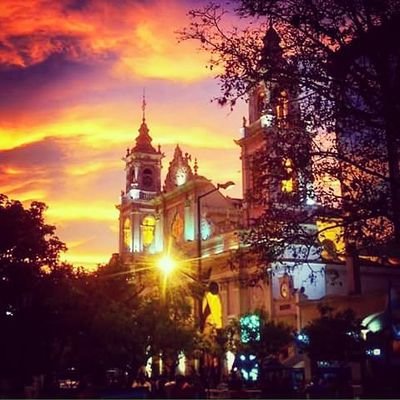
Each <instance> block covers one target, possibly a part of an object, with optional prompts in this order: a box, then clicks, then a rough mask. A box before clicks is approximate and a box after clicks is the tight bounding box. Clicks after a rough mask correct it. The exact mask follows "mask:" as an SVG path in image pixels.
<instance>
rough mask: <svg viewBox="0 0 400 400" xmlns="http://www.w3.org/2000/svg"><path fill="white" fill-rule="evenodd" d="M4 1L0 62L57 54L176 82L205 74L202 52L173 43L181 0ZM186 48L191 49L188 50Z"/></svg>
mask: <svg viewBox="0 0 400 400" xmlns="http://www.w3.org/2000/svg"><path fill="white" fill-rule="evenodd" d="M79 3H80V6H78V7H77V6H71V4H78V3H77V2H71V1H69V0H58V1H53V0H30V1H29V2H26V1H25V0H3V2H2V3H1V4H0V15H1V16H2V23H1V25H0V28H1V29H0V59H1V61H2V64H3V66H19V67H27V66H31V65H33V64H37V63H40V62H43V61H44V60H46V59H47V58H49V57H50V56H51V55H54V54H62V55H64V56H65V57H67V58H69V59H71V60H81V61H83V60H84V61H95V60H96V61H97V60H104V59H108V58H110V57H111V58H113V59H114V60H115V63H114V65H113V69H112V71H113V73H115V74H118V75H122V76H124V77H125V78H130V77H131V76H141V77H146V78H163V79H173V80H178V81H182V80H183V81H185V80H187V81H192V80H196V79H201V78H203V77H205V76H207V75H208V74H209V73H208V72H207V70H206V69H205V68H204V63H205V56H200V55H199V54H194V53H193V51H192V48H191V45H190V44H188V43H185V44H183V45H182V46H183V47H184V48H185V50H186V51H182V48H178V46H177V40H176V35H175V30H176V29H177V28H179V27H181V26H182V21H183V20H184V15H185V11H186V10H185V9H184V8H183V7H182V5H183V4H184V2H179V1H171V0H170V1H165V0H158V1H153V2H151V1H150V2H141V1H133V0H132V1H110V0H93V1H85V2H79ZM188 50H190V51H188Z"/></svg>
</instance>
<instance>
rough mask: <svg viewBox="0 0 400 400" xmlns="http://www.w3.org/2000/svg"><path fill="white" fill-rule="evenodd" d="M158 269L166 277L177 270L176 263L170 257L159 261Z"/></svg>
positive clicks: (164, 257) (166, 256)
mask: <svg viewBox="0 0 400 400" xmlns="http://www.w3.org/2000/svg"><path fill="white" fill-rule="evenodd" d="M158 267H159V268H160V270H161V271H162V272H163V274H164V275H165V276H168V275H169V274H170V273H171V272H172V271H173V270H174V269H175V267H176V262H175V260H174V259H172V258H171V257H170V256H168V255H165V256H163V257H162V258H161V259H160V260H159V262H158Z"/></svg>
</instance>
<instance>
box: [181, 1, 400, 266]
mask: <svg viewBox="0 0 400 400" xmlns="http://www.w3.org/2000/svg"><path fill="white" fill-rule="evenodd" d="M234 3H236V5H237V8H236V10H235V12H236V13H237V14H238V15H239V16H241V17H242V18H243V19H242V21H240V23H241V24H242V25H246V24H247V26H246V27H245V28H244V29H242V30H240V29H239V28H236V27H233V28H231V29H230V30H229V29H226V18H224V17H226V13H227V11H225V10H222V8H221V7H220V6H219V5H215V4H210V5H208V6H207V7H205V8H203V9H199V10H192V11H191V12H190V13H189V16H190V18H191V22H190V24H189V26H188V27H187V28H186V29H185V30H183V31H182V32H181V39H183V40H189V39H194V40H197V41H199V43H200V47H201V48H202V49H203V50H205V51H207V52H209V53H210V54H211V60H210V65H209V66H210V68H211V69H214V68H215V69H216V70H217V71H218V72H217V75H216V76H217V78H218V79H219V82H220V86H221V96H220V97H218V98H217V100H218V102H219V104H222V105H225V104H228V105H230V106H231V107H232V106H234V105H235V103H236V102H237V100H238V99H240V98H245V99H249V98H250V101H252V96H254V94H256V93H258V91H259V90H261V89H260V85H261V86H262V90H264V98H265V99H266V98H269V100H268V101H267V102H265V103H264V104H263V105H262V107H261V109H260V116H264V117H268V118H271V121H270V123H269V126H268V127H267V128H265V129H264V132H265V138H266V139H265V141H266V149H267V151H265V149H263V150H262V151H260V152H259V153H258V154H256V155H255V157H254V159H253V162H252V163H253V166H254V168H253V170H254V176H253V181H254V184H253V187H254V188H258V190H255V191H253V193H249V194H248V195H247V198H246V201H247V202H248V203H249V204H250V205H253V207H254V208H257V207H259V208H260V209H262V212H261V213H260V214H259V215H258V216H257V217H256V218H255V219H254V220H253V221H252V222H251V224H250V229H249V230H248V232H247V234H246V235H245V238H244V240H245V242H246V243H247V244H249V245H250V247H251V249H254V250H256V252H257V253H258V254H259V255H260V258H261V261H262V265H263V266H264V267H268V266H269V265H270V263H271V261H274V260H277V259H282V258H285V257H286V258H293V259H295V260H298V261H299V262H304V261H305V260H310V259H313V258H314V259H315V258H317V257H319V255H320V251H321V242H323V241H325V244H326V246H325V255H328V256H329V257H331V258H335V257H337V256H338V254H336V253H340V252H342V253H346V254H348V255H358V254H364V255H371V254H375V255H376V254H378V255H382V256H390V255H394V254H396V252H398V248H399V244H400V214H399V209H398V207H397V204H398V202H399V201H398V200H399V190H400V180H399V176H400V174H399V156H398V134H399V133H398V128H396V127H398V126H400V121H399V118H400V117H399V115H400V114H399V109H400V101H399V100H398V95H397V94H398V92H399V89H400V70H399V68H400V67H399V65H400V63H399V59H400V52H399V50H398V47H397V46H394V45H393V42H392V41H391V40H390V39H391V38H392V37H396V36H398V33H399V32H398V31H399V23H398V22H399V20H400V2H399V1H398V0H385V1H371V0H349V1H342V0H329V1H319V0H265V1H254V0H242V1H238V2H234ZM259 18H265V19H268V21H269V23H268V24H269V29H268V31H267V26H266V24H263V23H260V19H259ZM224 25H225V26H224ZM266 31H267V34H266V35H265V32H266ZM283 94H284V96H283ZM285 96H286V97H285ZM285 103H286V104H285ZM279 107H280V108H279ZM282 107H287V109H288V111H289V112H288V113H287V114H285V113H283V114H282ZM271 188H273V190H272V192H273V195H271ZM307 203H308V204H307ZM311 203H315V204H314V205H312V206H311ZM318 222H319V224H318ZM315 225H317V226H318V229H315V228H312V226H315ZM343 242H345V243H346V248H344V249H342V248H341V243H343ZM332 244H333V245H334V246H333V245H332Z"/></svg>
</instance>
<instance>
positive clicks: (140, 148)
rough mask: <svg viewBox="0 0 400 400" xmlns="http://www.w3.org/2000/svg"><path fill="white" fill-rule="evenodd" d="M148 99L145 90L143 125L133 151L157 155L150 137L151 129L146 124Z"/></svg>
mask: <svg viewBox="0 0 400 400" xmlns="http://www.w3.org/2000/svg"><path fill="white" fill-rule="evenodd" d="M145 112H146V97H145V90H144V89H143V97H142V124H141V125H140V128H139V136H138V137H137V138H136V145H135V147H134V148H133V149H132V151H136V152H140V153H157V151H156V149H155V148H154V147H153V146H152V144H151V142H152V140H153V139H152V137H151V136H150V135H149V128H148V127H147V124H146V114H145Z"/></svg>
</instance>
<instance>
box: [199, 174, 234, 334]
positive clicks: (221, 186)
mask: <svg viewBox="0 0 400 400" xmlns="http://www.w3.org/2000/svg"><path fill="white" fill-rule="evenodd" d="M234 184H235V183H234V182H232V181H228V182H225V183H218V184H217V186H216V187H215V188H213V189H211V190H209V191H208V192H205V193H202V194H199V195H197V213H196V214H197V278H198V281H199V283H201V282H202V279H201V275H202V265H201V257H202V250H201V240H202V237H201V199H202V198H204V197H206V196H208V195H209V194H211V193H214V192H216V191H218V190H219V189H227V188H228V187H230V186H232V185H234ZM198 318H199V328H200V329H201V325H202V324H201V323H202V300H201V299H200V300H199V304H198Z"/></svg>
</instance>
